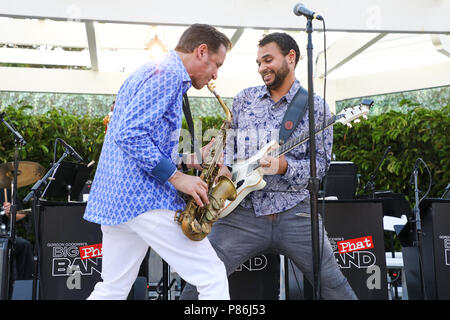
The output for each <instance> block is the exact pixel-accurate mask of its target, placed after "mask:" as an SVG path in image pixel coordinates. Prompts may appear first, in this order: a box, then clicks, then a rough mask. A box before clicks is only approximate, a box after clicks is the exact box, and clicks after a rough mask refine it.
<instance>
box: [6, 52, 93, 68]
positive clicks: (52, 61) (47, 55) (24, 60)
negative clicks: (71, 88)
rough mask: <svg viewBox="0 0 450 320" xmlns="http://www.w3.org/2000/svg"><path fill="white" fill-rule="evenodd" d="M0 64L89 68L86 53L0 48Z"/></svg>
mask: <svg viewBox="0 0 450 320" xmlns="http://www.w3.org/2000/svg"><path fill="white" fill-rule="evenodd" d="M0 57H1V60H0V62H1V63H17V64H33V65H54V66H83V67H89V66H90V63H89V54H88V52H87V51H65V50H62V49H57V50H47V49H20V48H0Z"/></svg>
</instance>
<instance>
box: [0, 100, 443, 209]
mask: <svg viewBox="0 0 450 320" xmlns="http://www.w3.org/2000/svg"><path fill="white" fill-rule="evenodd" d="M30 108H32V107H30V106H19V107H17V106H8V107H6V108H4V111H6V114H7V118H6V119H7V120H8V121H9V122H10V123H12V124H13V125H14V126H15V127H16V128H17V129H18V130H19V131H20V132H21V133H22V135H23V136H24V138H25V140H26V141H27V144H26V145H25V147H24V148H23V149H22V153H21V160H26V161H35V162H38V163H40V164H42V165H43V166H44V167H45V168H46V169H49V168H50V164H51V163H52V161H53V156H54V155H53V153H54V150H53V148H54V142H55V139H56V138H62V139H64V140H65V141H66V142H67V143H69V144H70V145H71V146H73V147H74V148H75V150H77V151H78V152H79V153H80V154H81V156H83V157H84V158H85V159H86V160H87V162H88V161H91V160H94V161H96V162H97V161H98V157H99V155H100V151H101V147H102V142H103V138H104V126H103V118H88V117H87V116H85V117H77V116H74V115H72V114H69V113H67V112H66V111H64V110H62V109H57V108H53V109H51V110H50V111H48V112H47V113H45V114H41V115H33V116H30V115H29V114H28V113H27V111H28V110H29V109H30ZM449 111H450V105H447V106H446V107H444V108H442V109H440V110H429V109H424V108H420V107H416V108H415V109H413V110H412V111H411V112H409V113H401V112H396V111H390V112H388V113H385V114H382V115H379V116H372V117H369V119H368V120H363V121H361V122H359V123H353V125H352V127H351V128H349V127H347V126H344V125H341V124H336V125H335V126H334V145H333V154H334V155H335V159H336V160H340V161H344V160H345V161H353V162H354V163H355V164H356V165H357V166H358V169H359V174H360V175H361V180H360V187H361V188H360V189H359V190H358V193H362V190H361V189H362V187H363V186H364V185H365V183H366V182H367V180H368V179H369V177H370V176H371V174H372V172H373V171H374V169H375V168H376V166H377V164H378V162H379V161H380V159H381V158H382V155H383V153H384V150H385V149H386V147H387V146H391V152H389V153H388V155H387V158H386V159H385V161H384V162H383V164H382V166H381V167H380V170H379V171H378V172H377V175H376V179H375V187H376V190H391V191H393V192H397V193H403V194H405V195H406V196H407V197H408V199H410V200H413V198H414V193H413V191H414V190H413V188H412V186H411V185H410V184H409V177H410V174H411V170H412V168H413V166H414V162H415V161H416V159H417V158H419V157H420V158H422V159H423V160H424V162H425V163H426V164H427V166H428V168H429V169H430V171H431V174H432V186H431V191H430V193H429V195H428V196H429V197H439V196H440V195H441V194H442V192H443V190H444V188H445V186H446V185H447V183H448V182H449V181H450V167H449V164H450V161H449V159H450V143H449V140H450V138H449V128H450V117H449V114H450V112H449ZM194 122H195V124H196V126H197V128H200V126H201V129H202V131H203V132H204V131H205V130H207V129H208V128H212V127H214V128H219V127H220V124H221V122H222V119H220V118H203V119H201V121H200V119H195V120H194ZM183 127H184V128H186V123H185V122H184V121H183ZM0 137H1V141H0V163H3V162H9V161H13V159H14V140H13V137H12V135H11V133H10V132H9V130H8V129H7V128H6V127H5V126H4V125H3V124H2V125H1V126H0ZM62 152H63V150H62V147H61V146H58V149H57V155H56V159H58V158H59V157H60V156H61V155H62ZM67 160H70V158H68V159H67ZM428 183H429V178H428V173H427V171H426V170H425V167H424V166H423V165H422V164H421V165H420V175H419V187H420V189H421V191H423V192H425V191H426V190H427V188H428ZM22 189H27V188H22ZM24 192H25V191H24Z"/></svg>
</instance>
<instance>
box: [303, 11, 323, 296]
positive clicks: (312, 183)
mask: <svg viewBox="0 0 450 320" xmlns="http://www.w3.org/2000/svg"><path fill="white" fill-rule="evenodd" d="M312 31H313V27H312V19H311V18H309V17H307V22H306V32H307V33H308V44H307V46H306V51H307V54H308V109H309V110H308V111H309V146H310V175H311V176H310V178H309V181H308V190H309V194H310V205H311V240H312V258H313V280H314V281H313V282H314V283H313V299H314V300H319V299H320V289H319V270H320V246H319V215H318V194H319V187H320V180H319V178H317V169H316V138H315V126H316V125H315V121H314V86H313V56H312V51H313V44H312V35H311V34H312Z"/></svg>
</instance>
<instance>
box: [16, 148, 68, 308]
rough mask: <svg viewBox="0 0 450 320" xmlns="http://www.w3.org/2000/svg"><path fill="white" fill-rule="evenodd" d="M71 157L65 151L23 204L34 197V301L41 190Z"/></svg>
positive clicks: (32, 189) (33, 295) (34, 298)
mask: <svg viewBox="0 0 450 320" xmlns="http://www.w3.org/2000/svg"><path fill="white" fill-rule="evenodd" d="M68 155H69V153H68V150H66V149H65V151H64V153H63V155H62V156H61V158H59V160H58V161H57V162H56V163H53V166H52V167H51V168H50V170H49V171H48V172H47V173H46V174H45V175H44V176H43V177H42V179H40V180H39V181H37V182H36V183H35V184H34V186H33V187H32V188H31V191H30V193H28V195H27V196H26V197H25V198H24V200H23V202H24V203H26V202H28V201H29V200H30V199H31V197H33V207H32V209H31V211H32V214H33V218H34V221H35V223H34V234H35V238H36V240H35V246H34V257H33V260H34V272H33V291H32V300H36V297H37V275H38V270H39V257H40V249H39V240H40V238H39V228H40V209H41V203H40V198H41V192H40V188H41V186H42V185H43V184H44V183H45V182H46V181H47V179H48V178H49V177H50V175H52V174H53V172H54V171H55V170H57V169H58V168H59V165H60V164H61V162H62V161H63V160H64V158H66V157H67V156H68Z"/></svg>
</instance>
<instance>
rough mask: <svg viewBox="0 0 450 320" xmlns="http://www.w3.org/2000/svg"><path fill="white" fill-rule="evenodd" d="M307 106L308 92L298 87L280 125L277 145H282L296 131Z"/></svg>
mask: <svg viewBox="0 0 450 320" xmlns="http://www.w3.org/2000/svg"><path fill="white" fill-rule="evenodd" d="M307 105H308V91H307V90H306V89H305V88H303V87H300V88H299V89H298V90H297V92H296V93H295V96H294V98H292V101H291V103H290V104H289V106H288V107H287V110H286V113H285V114H284V118H283V121H281V125H280V133H279V137H280V139H279V144H280V145H282V144H284V143H285V142H286V141H287V140H288V139H289V137H290V136H291V134H292V133H293V132H294V131H295V129H297V126H298V124H299V122H300V120H301V119H302V118H303V116H304V114H305V111H306V106H307Z"/></svg>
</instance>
